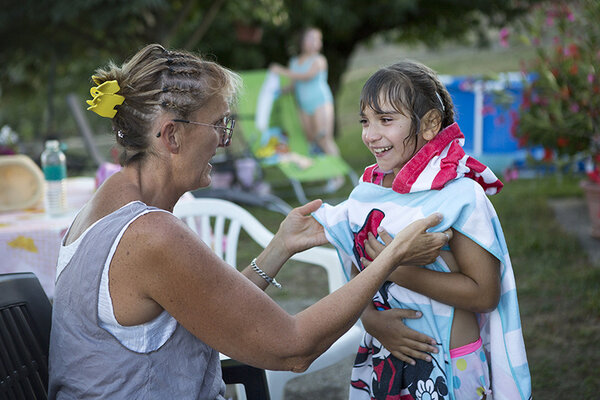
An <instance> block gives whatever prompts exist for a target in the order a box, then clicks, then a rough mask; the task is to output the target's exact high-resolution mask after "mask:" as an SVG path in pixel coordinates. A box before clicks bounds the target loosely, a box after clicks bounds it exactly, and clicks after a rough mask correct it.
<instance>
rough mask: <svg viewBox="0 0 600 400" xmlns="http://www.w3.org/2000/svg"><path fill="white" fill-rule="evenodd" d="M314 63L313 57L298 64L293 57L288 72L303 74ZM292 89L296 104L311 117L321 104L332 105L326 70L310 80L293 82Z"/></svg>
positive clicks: (296, 59)
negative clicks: (294, 93) (293, 89)
mask: <svg viewBox="0 0 600 400" xmlns="http://www.w3.org/2000/svg"><path fill="white" fill-rule="evenodd" d="M314 62H315V57H311V58H310V59H308V60H306V61H304V62H303V63H302V64H300V63H298V58H297V57H294V58H292V60H291V61H290V70H292V71H293V72H296V73H305V72H307V71H308V70H309V69H310V67H312V64H313V63H314ZM294 88H295V92H296V99H297V100H298V104H299V105H300V108H301V109H302V111H304V112H305V113H306V114H309V115H312V114H314V113H315V110H316V109H317V108H319V107H320V106H322V105H323V104H327V103H333V95H332V94H331V89H330V88H329V85H328V84H327V70H322V71H319V73H318V74H317V75H315V76H314V77H313V78H312V79H309V80H298V81H295V82H294Z"/></svg>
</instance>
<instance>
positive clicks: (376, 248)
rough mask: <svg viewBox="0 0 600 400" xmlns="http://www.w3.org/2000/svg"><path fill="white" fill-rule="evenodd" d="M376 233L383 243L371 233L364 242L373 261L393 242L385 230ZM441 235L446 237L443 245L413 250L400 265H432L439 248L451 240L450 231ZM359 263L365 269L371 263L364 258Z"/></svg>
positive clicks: (434, 244) (380, 229) (433, 244)
mask: <svg viewBox="0 0 600 400" xmlns="http://www.w3.org/2000/svg"><path fill="white" fill-rule="evenodd" d="M377 232H378V233H379V237H380V238H381V240H383V243H381V242H380V241H379V240H377V238H376V237H375V236H374V235H373V234H372V233H371V232H369V233H368V235H367V239H366V240H365V242H364V246H365V252H366V253H367V255H368V256H369V257H371V258H372V259H373V260H374V259H375V258H376V257H377V256H378V255H379V254H380V253H381V252H382V251H383V249H385V247H386V246H387V245H388V244H390V243H391V242H392V240H393V238H392V237H391V236H390V234H389V233H387V231H386V230H385V229H383V228H382V227H379V228H378V229H377ZM443 234H444V235H445V236H446V240H445V242H444V243H441V244H440V245H439V246H437V245H436V243H435V242H434V243H432V246H431V247H430V248H424V249H413V250H415V251H414V252H413V254H411V256H410V257H409V258H406V259H405V260H403V262H402V264H403V265H416V266H419V265H427V264H430V263H432V262H433V261H434V260H435V258H436V257H437V256H438V255H439V252H440V249H441V247H442V246H443V245H444V244H446V243H448V241H449V240H450V239H451V238H452V230H451V229H448V230H447V231H445V232H443ZM431 235H434V234H431ZM438 235H439V234H438ZM361 262H362V264H363V265H364V266H365V267H367V266H368V265H369V264H370V263H371V262H370V261H369V260H367V259H366V258H364V257H363V258H361Z"/></svg>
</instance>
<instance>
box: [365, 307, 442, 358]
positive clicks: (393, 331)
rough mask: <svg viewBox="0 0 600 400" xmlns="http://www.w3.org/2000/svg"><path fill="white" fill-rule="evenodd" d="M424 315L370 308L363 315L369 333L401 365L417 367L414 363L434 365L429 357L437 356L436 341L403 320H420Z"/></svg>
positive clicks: (400, 309) (396, 309) (397, 309)
mask: <svg viewBox="0 0 600 400" xmlns="http://www.w3.org/2000/svg"><path fill="white" fill-rule="evenodd" d="M421 315H422V314H421V313H420V312H418V311H414V310H408V309H403V308H392V309H391V310H383V311H378V310H376V309H375V307H374V306H373V305H372V304H371V305H369V306H367V308H366V309H365V311H364V312H363V314H362V318H361V320H362V322H363V325H364V327H365V329H366V331H367V332H369V333H370V334H371V335H372V336H373V337H375V338H377V340H379V342H380V343H381V344H382V345H383V346H384V347H385V348H386V349H388V350H389V351H390V353H392V354H393V355H394V357H396V358H398V359H399V360H401V361H404V362H406V363H408V364H411V365H415V359H421V360H425V361H431V356H430V355H429V354H428V353H437V352H438V349H437V347H435V345H436V342H435V340H434V339H433V338H431V337H429V336H427V335H424V334H422V333H420V332H417V331H415V330H413V329H411V328H409V327H407V326H406V325H405V324H404V318H411V319H417V318H421Z"/></svg>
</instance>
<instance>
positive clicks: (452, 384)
mask: <svg viewBox="0 0 600 400" xmlns="http://www.w3.org/2000/svg"><path fill="white" fill-rule="evenodd" d="M360 118H361V120H360V121H361V124H362V127H363V129H362V138H363V142H364V144H365V145H366V146H367V148H368V149H369V150H370V151H371V152H372V153H373V155H374V156H375V159H376V161H377V163H376V164H374V165H372V166H369V167H367V168H366V169H365V172H364V174H363V176H362V177H361V179H360V183H359V185H358V186H357V187H356V188H355V189H354V190H353V191H352V193H351V194H350V197H349V199H348V200H347V201H345V202H343V203H341V204H340V205H338V206H336V207H331V206H328V205H324V206H323V207H321V208H320V209H319V210H318V211H317V212H315V213H314V217H315V218H316V219H317V220H318V221H319V222H320V223H321V224H322V225H323V226H324V227H325V231H326V234H327V237H328V239H329V241H330V242H331V243H332V244H333V245H335V246H336V248H337V250H338V253H339V255H340V258H341V260H342V263H343V265H344V268H345V271H346V274H347V277H348V278H350V276H351V275H352V272H351V270H352V264H354V265H355V266H356V269H355V273H356V272H358V271H362V270H363V269H364V268H366V267H367V266H368V264H369V262H370V260H372V259H373V258H374V257H375V256H376V255H377V254H379V252H380V251H381V249H382V248H383V247H384V245H385V243H389V240H390V239H391V238H390V237H389V236H388V235H387V233H386V231H390V232H397V231H399V230H400V229H402V228H403V227H405V226H407V225H408V224H410V223H411V222H412V221H414V220H415V219H418V218H422V216H424V215H429V214H431V213H433V212H440V213H442V214H443V215H444V220H443V221H442V223H441V224H440V225H438V226H437V227H435V228H434V230H435V231H444V230H446V229H449V228H451V229H452V230H453V237H452V239H451V240H450V241H449V247H448V248H447V249H446V251H443V252H442V255H441V256H440V257H438V259H437V260H436V262H434V263H433V264H430V265H425V266H401V267H399V268H398V269H396V271H395V272H394V273H392V275H390V277H389V280H388V282H386V283H385V284H384V285H383V286H382V288H381V289H380V290H379V292H378V293H377V295H376V296H375V297H374V298H373V307H370V308H368V309H367V310H365V312H364V314H363V323H364V325H365V328H366V330H367V333H365V335H364V338H363V341H362V343H361V346H360V348H359V351H358V355H357V358H356V361H355V365H354V369H353V373H352V384H351V389H350V399H352V400H362V399H365V400H366V399H368V400H370V399H377V400H379V399H402V400H411V399H424V398H432V399H439V400H441V399H458V400H463V399H491V398H492V397H493V398H494V399H510V400H514V399H525V400H526V399H529V398H530V397H531V379H530V374H529V367H528V364H527V357H526V354H525V347H524V343H523V337H522V332H521V323H520V317H519V307H518V302H517V295H516V286H515V281H514V275H513V271H512V266H511V262H510V258H509V255H508V249H507V247H506V243H505V240H504V235H503V233H502V228H501V226H500V223H499V220H498V216H497V215H496V212H495V210H494V208H493V206H492V204H491V203H490V202H489V200H488V199H487V197H486V194H490V195H491V194H495V193H497V192H498V191H499V190H500V189H501V188H502V183H501V182H500V181H499V180H498V179H497V178H496V176H495V175H494V174H493V172H492V171H491V170H490V169H489V168H487V167H486V166H484V165H483V164H481V163H480V162H478V161H476V160H474V159H473V158H471V157H469V156H468V155H466V154H465V153H464V151H463V149H462V144H463V143H464V136H463V134H462V133H461V131H460V128H459V127H458V124H456V123H455V122H454V110H453V103H452V99H451V97H450V94H449V93H448V91H447V90H446V88H445V87H444V86H443V85H442V83H441V82H440V81H439V79H438V77H437V76H436V74H435V73H434V72H433V71H432V70H431V69H429V68H428V67H426V66H424V65H421V64H419V63H416V62H411V61H404V62H400V63H397V64H394V65H392V66H390V67H387V68H383V69H381V70H379V71H377V72H376V73H375V74H374V75H373V76H372V77H371V78H369V80H368V81H367V82H366V83H365V85H364V87H363V90H362V93H361V99H360ZM375 238H379V241H378V240H375ZM382 242H383V244H382ZM397 309H413V310H416V311H418V312H419V313H420V314H419V315H422V316H421V317H420V318H414V319H406V320H404V324H406V326H407V327H408V328H410V329H409V331H410V330H414V331H417V332H419V334H418V335H420V337H421V338H422V337H423V335H428V336H430V339H428V340H427V341H425V340H424V339H421V340H416V341H413V343H412V344H411V345H408V346H406V345H404V347H403V346H399V345H398V343H399V341H398V336H399V335H402V334H401V333H400V332H399V331H398V330H397V329H393V328H391V327H392V326H396V327H397V326H398V325H391V324H390V323H389V322H390V319H389V318H388V316H389V317H390V318H391V314H389V312H390V311H388V310H391V312H393V311H394V310H397ZM369 332H370V333H373V335H372V334H370V333H369ZM403 332H406V331H403ZM424 341H425V343H424ZM409 342H410V341H404V342H403V343H404V344H406V343H409ZM386 345H387V346H386ZM387 347H389V348H387ZM406 347H409V348H411V349H412V351H413V352H412V353H409V354H406V350H405V348H406ZM423 351H426V352H427V354H425V355H423V353H420V354H421V355H422V356H420V357H418V358H417V357H416V356H415V355H414V354H415V352H417V353H418V352H423ZM410 356H413V357H415V358H417V360H416V362H415V361H414V360H412V359H411V358H410ZM427 396H429V397H427Z"/></svg>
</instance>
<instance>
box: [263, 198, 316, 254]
mask: <svg viewBox="0 0 600 400" xmlns="http://www.w3.org/2000/svg"><path fill="white" fill-rule="evenodd" d="M321 204H323V202H322V201H321V200H320V199H317V200H313V201H311V202H309V203H306V204H305V205H303V206H300V207H297V208H294V209H293V210H292V211H290V213H289V214H288V215H287V217H286V218H285V219H284V220H283V222H282V223H281V225H280V226H279V230H278V231H277V233H276V234H275V237H276V239H278V240H280V241H281V243H282V244H283V246H284V247H285V249H286V250H287V251H288V253H289V256H290V257H291V256H292V255H294V254H296V253H298V252H300V251H303V250H306V249H310V248H311V247H315V246H320V245H323V244H326V243H328V241H327V237H326V236H325V230H324V229H323V226H322V225H321V224H319V223H318V222H317V220H316V219H314V218H313V217H312V216H311V213H313V212H315V211H317V210H318V209H319V207H321Z"/></svg>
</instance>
